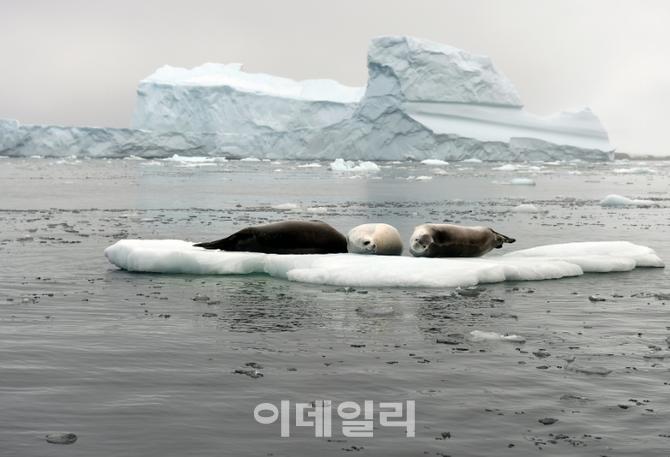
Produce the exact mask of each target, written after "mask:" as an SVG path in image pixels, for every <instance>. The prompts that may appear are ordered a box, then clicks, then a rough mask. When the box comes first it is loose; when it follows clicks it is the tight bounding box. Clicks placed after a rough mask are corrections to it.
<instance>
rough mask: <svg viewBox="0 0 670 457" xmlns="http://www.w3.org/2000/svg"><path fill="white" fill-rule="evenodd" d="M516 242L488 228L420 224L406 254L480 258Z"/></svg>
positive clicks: (413, 234)
mask: <svg viewBox="0 0 670 457" xmlns="http://www.w3.org/2000/svg"><path fill="white" fill-rule="evenodd" d="M515 241H516V240H515V239H514V238H510V237H508V236H505V235H502V234H500V233H498V232H496V231H495V230H493V229H490V228H488V227H466V226H462V225H452V224H423V225H419V226H418V227H416V228H415V229H414V233H412V238H410V240H409V252H411V253H412V255H413V256H414V257H479V256H482V255H484V254H486V253H487V252H489V251H491V250H493V249H500V248H501V247H502V246H503V244H504V243H514V242H515Z"/></svg>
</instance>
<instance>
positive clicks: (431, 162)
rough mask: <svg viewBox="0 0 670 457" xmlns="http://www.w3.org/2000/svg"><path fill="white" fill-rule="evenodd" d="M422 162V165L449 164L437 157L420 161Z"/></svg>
mask: <svg viewBox="0 0 670 457" xmlns="http://www.w3.org/2000/svg"><path fill="white" fill-rule="evenodd" d="M421 163H422V164H424V165H437V166H440V165H449V162H445V161H444V160H439V159H426V160H422V161H421Z"/></svg>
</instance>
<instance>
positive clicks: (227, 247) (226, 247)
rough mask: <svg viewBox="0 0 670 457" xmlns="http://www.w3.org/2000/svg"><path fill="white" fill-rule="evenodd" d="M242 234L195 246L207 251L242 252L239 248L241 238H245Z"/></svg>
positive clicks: (234, 234) (238, 233)
mask: <svg viewBox="0 0 670 457" xmlns="http://www.w3.org/2000/svg"><path fill="white" fill-rule="evenodd" d="M240 233H242V231H240V232H237V233H233V234H232V235H230V236H228V237H226V238H221V239H220V240H216V241H207V242H204V243H197V244H194V245H193V246H195V247H197V248H205V249H219V250H221V251H240V250H241V249H240V248H239V242H240V238H244V237H243V236H240ZM247 238H248V236H247Z"/></svg>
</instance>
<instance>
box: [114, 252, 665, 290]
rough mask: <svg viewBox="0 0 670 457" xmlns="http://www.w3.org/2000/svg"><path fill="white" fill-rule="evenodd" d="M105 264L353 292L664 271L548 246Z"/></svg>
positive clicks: (640, 261)
mask: <svg viewBox="0 0 670 457" xmlns="http://www.w3.org/2000/svg"><path fill="white" fill-rule="evenodd" d="M105 256H106V257H107V259H109V261H110V262H111V263H113V264H114V265H116V266H117V267H119V268H122V269H124V270H128V271H135V272H151V273H169V274H177V273H183V274H210V275H228V274H251V273H265V274H268V275H270V276H274V277H277V278H282V279H288V280H290V281H299V282H307V283H314V284H331V285H339V286H361V287H467V286H473V285H476V284H481V283H494V282H502V281H533V280H543V279H558V278H563V277H568V276H580V275H582V274H584V273H586V272H598V273H604V272H612V271H629V270H632V269H634V268H636V267H662V266H664V264H663V261H662V260H661V259H660V258H659V257H658V256H657V255H656V253H655V252H654V251H653V250H652V249H650V248H648V247H645V246H640V245H636V244H633V243H629V242H625V241H615V242H584V243H565V244H556V245H549V246H540V247H536V248H532V249H526V250H521V251H515V252H511V253H509V254H507V255H504V256H489V257H482V258H470V259H463V258H450V259H430V258H415V257H383V256H365V255H356V254H329V255H275V254H262V253H252V252H223V251H212V250H206V249H202V248H196V247H194V246H193V245H192V243H189V242H187V241H180V240H121V241H118V242H117V243H115V244H113V245H112V246H110V247H108V248H107V249H106V250H105Z"/></svg>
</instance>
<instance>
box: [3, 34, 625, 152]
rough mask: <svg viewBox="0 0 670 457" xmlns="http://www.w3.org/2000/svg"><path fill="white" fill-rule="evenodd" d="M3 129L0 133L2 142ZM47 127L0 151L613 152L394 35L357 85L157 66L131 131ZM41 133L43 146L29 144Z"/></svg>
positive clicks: (380, 43)
mask: <svg viewBox="0 0 670 457" xmlns="http://www.w3.org/2000/svg"><path fill="white" fill-rule="evenodd" d="M3 125H4V126H3ZM10 127H11V125H9V124H8V123H4V124H0V133H2V132H4V131H5V130H11V128H10ZM54 129H56V130H58V128H56V127H39V126H19V125H14V130H13V133H12V134H11V135H7V138H8V139H6V140H5V139H2V140H0V153H2V154H7V153H9V154H12V155H26V154H40V155H49V154H51V153H52V152H53V153H56V152H57V150H58V148H59V146H60V145H59V144H58V141H59V140H61V138H62V141H63V144H62V146H63V147H67V148H68V149H69V153H75V154H77V151H76V150H77V142H79V141H81V142H87V141H98V140H99V141H108V142H110V143H111V144H110V145H107V146H105V147H102V146H101V147H98V148H93V149H94V150H95V151H96V152H97V153H98V155H101V154H109V155H111V156H119V155H123V154H126V153H127V152H126V151H127V150H128V149H129V147H130V148H136V149H137V150H135V151H133V152H132V154H134V155H140V156H145V157H156V156H169V155H172V154H174V153H179V154H189V153H192V154H197V155H203V154H207V155H216V156H221V155H224V156H232V157H235V156H237V157H243V156H249V155H253V156H254V157H261V158H284V159H330V160H332V159H334V158H344V159H359V160H360V159H364V160H407V159H410V160H425V159H437V160H464V159H473V158H474V159H480V160H505V161H513V160H569V159H583V160H611V159H612V158H613V154H614V151H613V148H612V147H611V145H610V144H609V140H608V136H607V132H606V131H605V129H604V128H603V126H602V124H601V123H600V121H599V120H598V118H597V117H596V116H595V115H594V114H593V113H592V112H591V111H590V110H589V109H588V108H584V109H580V110H577V111H572V112H562V113H559V114H556V115H553V116H546V117H543V116H538V115H534V114H531V113H529V112H527V111H525V110H524V109H523V104H522V102H521V99H520V97H519V94H518V93H517V91H516V89H515V87H514V85H513V84H512V83H511V81H510V80H509V79H507V77H505V76H504V75H503V74H502V73H501V72H500V71H498V70H497V69H496V68H495V66H494V65H493V63H492V62H491V60H490V59H489V58H488V57H485V56H477V55H472V54H470V53H468V52H466V51H463V50H460V49H457V48H453V47H450V46H446V45H442V44H439V43H434V42H431V41H426V40H420V39H417V38H410V37H404V36H383V37H379V38H375V39H373V40H372V42H371V44H370V47H369V51H368V83H367V86H366V87H365V88H358V87H348V86H344V85H342V84H339V83H337V82H335V81H332V80H306V81H293V80H290V79H287V78H281V77H277V76H271V75H265V74H253V73H247V72H245V71H243V69H242V65H241V64H205V65H202V66H199V67H195V68H193V69H184V68H175V67H169V66H165V67H162V68H160V69H158V70H157V71H156V72H154V73H153V74H152V75H150V76H148V77H147V78H145V79H144V80H142V81H141V82H140V85H139V87H138V91H137V103H136V107H135V113H134V116H133V129H89V130H86V129H78V130H72V129H76V128H69V129H71V130H68V128H61V130H58V131H56V130H54ZM102 130H108V131H109V132H104V131H102ZM40 135H47V136H48V138H47V139H41V138H31V139H27V138H28V137H33V136H38V137H39V136H40ZM87 136H90V137H92V138H93V139H92V140H89V139H88V138H87ZM16 138H19V140H17V141H13V139H14V140H15V139H16ZM161 144H162V145H163V148H162V150H160V148H158V149H157V148H156V147H155V146H157V145H161ZM40 148H44V149H45V150H44V151H42V150H39V149H40ZM79 149H80V150H90V149H91V148H88V147H87V148H83V147H82V148H79ZM50 151H51V152H50ZM101 151H104V152H101Z"/></svg>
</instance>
